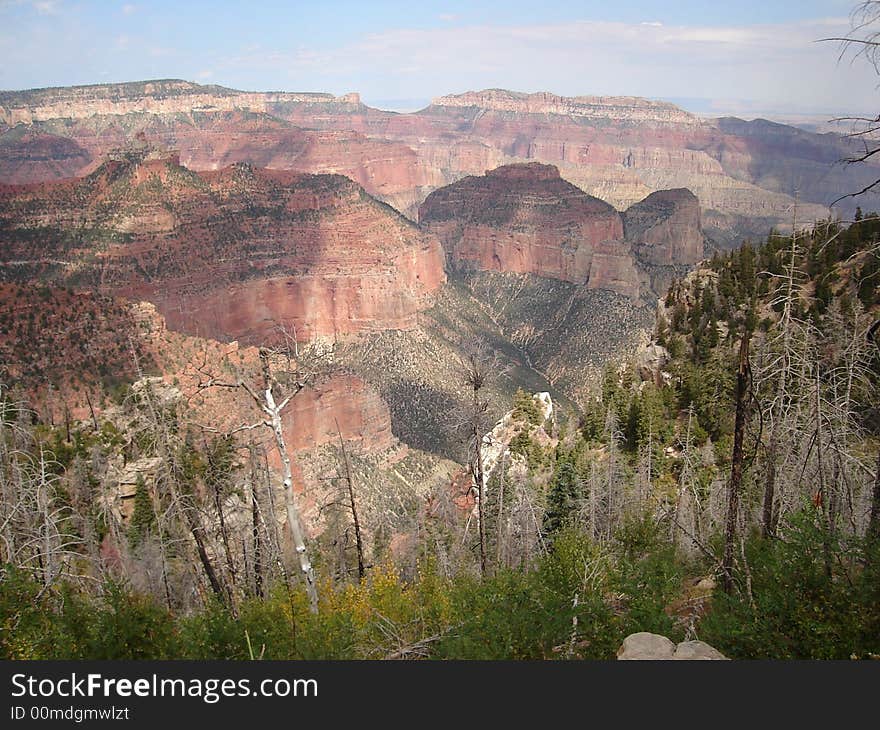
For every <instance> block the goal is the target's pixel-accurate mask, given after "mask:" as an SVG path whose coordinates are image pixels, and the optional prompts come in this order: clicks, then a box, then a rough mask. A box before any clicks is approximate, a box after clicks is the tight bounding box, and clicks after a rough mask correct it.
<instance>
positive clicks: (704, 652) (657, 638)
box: [617, 631, 727, 661]
mask: <svg viewBox="0 0 880 730" xmlns="http://www.w3.org/2000/svg"><path fill="white" fill-rule="evenodd" d="M617 658H618V660H645V659H647V660H666V661H668V660H687V661H693V660H700V659H701V660H707V659H708V660H718V659H727V657H726V656H724V655H723V654H722V653H721V652H720V651H718V650H717V649H714V648H713V647H711V646H709V645H708V644H706V643H705V642H703V641H683V642H681V643H680V644H678V645H677V646H676V645H675V644H673V643H672V642H671V641H670V640H669V639H667V638H666V637H665V636H661V635H660V634H650V633H648V632H646V631H641V632H639V633H637V634H630V635H629V636H627V637H626V638H625V639H624V640H623V644H622V645H621V646H620V649H618V650H617Z"/></svg>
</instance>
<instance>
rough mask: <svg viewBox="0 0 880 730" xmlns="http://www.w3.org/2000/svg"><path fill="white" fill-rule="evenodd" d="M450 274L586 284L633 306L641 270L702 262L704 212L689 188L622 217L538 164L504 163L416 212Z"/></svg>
mask: <svg viewBox="0 0 880 730" xmlns="http://www.w3.org/2000/svg"><path fill="white" fill-rule="evenodd" d="M419 220H420V223H421V225H422V227H423V228H425V229H426V230H429V231H431V232H432V233H434V234H436V235H437V237H438V238H439V239H440V240H441V241H442V243H443V248H444V250H445V252H446V261H447V265H448V266H449V267H450V268H452V269H471V270H474V269H475V270H480V271H503V272H510V273H517V274H536V275H538V276H544V277H549V278H553V279H559V280H561V281H569V282H572V283H575V284H583V285H585V286H586V287H587V288H590V289H607V290H611V291H615V292H618V293H620V294H624V295H626V296H628V297H632V298H637V297H638V296H639V294H640V293H641V292H642V291H643V290H644V289H645V287H644V285H643V281H642V280H643V279H645V278H646V277H643V276H642V275H641V274H640V272H639V270H638V267H637V262H642V263H645V264H650V265H667V266H668V265H673V264H675V265H688V264H692V263H694V262H695V261H698V260H699V259H700V258H702V253H703V234H702V230H701V228H700V206H699V202H698V201H697V199H696V197H695V196H694V195H693V194H692V193H690V192H689V191H687V190H664V191H661V192H658V193H653V194H651V195H649V196H648V197H647V198H646V199H645V200H643V201H641V202H640V203H638V204H636V205H634V206H633V207H632V208H630V209H629V210H628V211H627V213H626V214H625V216H624V217H623V218H622V217H621V216H620V214H619V213H618V212H617V211H616V210H614V208H612V207H611V206H610V205H608V204H607V203H604V202H603V201H601V200H599V199H597V198H594V197H592V196H590V195H587V194H586V193H584V192H583V191H582V190H580V189H579V188H576V187H575V186H574V185H572V184H571V183H568V182H566V181H565V180H563V179H562V177H561V176H560V174H559V170H558V168H556V167H555V166H553V165H542V164H539V163H534V162H533V163H529V164H515V165H505V166H503V167H499V168H497V169H495V170H490V171H488V172H487V173H486V174H485V175H484V176H479V177H477V176H469V177H466V178H464V179H462V180H460V181H458V182H457V183H453V184H452V185H448V186H447V187H445V188H441V189H439V190H435V191H434V192H433V193H431V194H430V195H429V196H428V198H427V199H426V200H425V202H424V203H423V204H422V206H421V207H420V209H419Z"/></svg>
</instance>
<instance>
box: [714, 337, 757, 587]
mask: <svg viewBox="0 0 880 730" xmlns="http://www.w3.org/2000/svg"><path fill="white" fill-rule="evenodd" d="M751 337H752V333H751V331H750V330H749V328H748V327H745V328H744V330H743V334H742V337H741V339H740V347H739V358H738V362H739V365H738V368H737V374H736V421H735V425H734V429H733V459H732V464H731V471H730V481H729V482H728V485H727V520H726V525H725V531H724V555H723V558H722V562H721V570H722V576H721V582H722V586H723V588H724V591H725V593H731V592H732V591H733V564H734V549H735V547H736V543H737V532H738V524H739V501H740V492H741V490H742V478H743V461H744V459H743V454H744V451H743V442H744V440H745V430H746V420H747V418H748V394H749V379H750V367H749V342H750V341H751Z"/></svg>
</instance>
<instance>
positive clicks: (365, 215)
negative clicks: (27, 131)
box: [0, 157, 445, 342]
mask: <svg viewBox="0 0 880 730" xmlns="http://www.w3.org/2000/svg"><path fill="white" fill-rule="evenodd" d="M0 219H2V221H3V223H4V226H3V229H4V230H3V233H0V239H3V240H0V266H3V267H4V268H5V272H4V273H5V274H6V275H8V276H12V277H16V278H22V277H25V278H27V277H29V276H42V277H44V278H50V279H53V280H55V281H58V282H59V283H62V282H63V283H73V284H80V283H82V284H87V285H90V286H98V287H100V289H101V290H103V291H107V292H111V293H116V294H122V295H125V296H130V297H133V298H141V299H147V300H149V301H152V302H154V303H155V304H156V306H157V307H158V308H159V310H160V312H161V313H162V314H163V315H164V316H165V317H166V319H167V321H168V325H169V327H171V328H172V329H178V330H181V331H184V332H188V333H191V334H197V335H202V336H210V337H214V338H218V339H239V340H242V341H244V342H261V341H263V340H265V339H267V338H271V337H272V336H275V335H277V327H278V326H279V325H283V326H285V327H286V328H288V329H289V330H291V331H293V330H295V333H296V335H297V337H298V338H301V339H306V338H311V337H314V336H321V337H333V336H336V335H344V334H347V333H352V332H361V331H371V330H381V329H406V328H410V327H412V326H414V325H415V321H416V315H417V313H418V312H419V311H420V310H422V309H424V308H426V307H428V306H430V305H431V303H432V297H433V294H434V292H435V291H436V290H437V288H438V287H439V286H440V285H441V283H442V282H443V281H444V279H445V275H444V273H443V265H442V250H441V247H440V243H439V242H438V241H437V239H436V238H434V237H433V236H431V235H430V234H427V233H424V232H422V231H419V230H418V229H417V228H416V227H415V226H414V225H412V224H411V223H409V222H408V221H407V220H406V219H404V218H402V217H401V216H400V215H398V214H397V213H395V212H394V211H393V210H391V209H389V208H388V207H387V206H384V205H382V204H381V203H379V202H377V201H375V200H374V199H372V198H371V197H370V196H368V195H367V194H366V193H365V192H364V191H363V190H362V189H361V188H360V187H359V186H358V185H356V184H355V183H353V182H352V181H351V180H348V179H347V178H344V177H341V176H338V175H305V174H298V173H293V172H281V171H267V170H260V169H255V168H252V167H250V166H247V165H238V166H233V167H230V168H226V169H223V170H219V171H216V172H210V173H203V174H195V173H193V172H191V171H189V170H187V169H186V168H183V167H180V166H179V165H177V164H176V163H175V161H174V160H173V159H168V158H155V157H154V158H153V159H150V158H149V157H147V158H141V159H136V160H134V161H133V160H131V159H119V160H115V161H111V162H108V163H106V164H105V165H103V166H102V167H101V168H100V169H99V170H97V171H96V172H95V173H94V174H92V175H91V176H89V177H88V178H84V179H79V180H74V181H67V182H62V183H55V184H47V185H41V186H24V187H11V186H0Z"/></svg>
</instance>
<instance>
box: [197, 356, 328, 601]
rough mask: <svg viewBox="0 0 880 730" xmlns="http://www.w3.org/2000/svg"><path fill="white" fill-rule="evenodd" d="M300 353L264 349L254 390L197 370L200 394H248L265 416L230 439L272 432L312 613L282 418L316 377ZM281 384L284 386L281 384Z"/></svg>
mask: <svg viewBox="0 0 880 730" xmlns="http://www.w3.org/2000/svg"><path fill="white" fill-rule="evenodd" d="M298 355H299V351H298V350H297V349H294V350H293V353H291V352H290V351H284V350H282V351H273V350H271V349H269V348H266V347H262V348H260V351H259V356H260V366H261V367H260V373H261V387H260V388H259V389H258V388H256V387H254V386H253V385H252V384H251V383H250V382H248V380H247V379H245V378H244V377H242V376H239V377H238V378H237V379H236V380H235V381H231V382H230V381H227V380H223V379H221V378H217V377H216V376H214V375H213V374H212V373H210V372H208V369H207V365H198V366H195V369H196V372H197V374H198V376H199V382H198V390H199V391H203V390H206V389H209V388H228V389H235V390H239V391H242V392H244V393H246V394H247V395H248V396H249V397H250V399H251V401H252V402H253V403H254V404H255V405H256V407H257V408H258V409H259V410H260V411H261V412H262V414H263V418H262V419H261V420H259V421H257V422H255V423H252V424H246V425H242V426H240V427H238V428H236V429H234V430H233V431H231V432H230V434H229V435H232V434H234V433H237V432H242V431H252V430H254V429H258V428H266V429H268V430H270V431H271V433H272V438H273V441H274V444H275V450H276V452H277V454H278V458H279V460H280V462H281V477H282V478H281V484H282V487H283V494H284V506H285V511H286V513H287V527H288V530H289V531H290V536H291V540H292V542H293V548H294V551H295V553H296V556H297V560H298V562H299V568H300V573H301V574H302V577H303V580H304V582H305V586H306V593H307V595H308V597H309V608H310V610H311V611H312V612H313V613H317V612H318V589H317V584H316V581H315V572H314V568H313V567H312V562H311V560H310V559H309V554H308V549H307V547H306V540H305V530H304V529H303V526H302V518H301V516H300V511H299V507H298V505H297V502H296V495H295V494H294V491H293V467H292V462H291V458H290V452H289V451H288V448H287V444H286V441H285V438H284V426H283V422H282V419H281V414H282V412H283V411H284V409H285V408H286V407H287V406H288V404H289V403H290V401H291V400H292V399H293V398H294V397H295V396H296V395H297V394H298V393H299V392H300V391H301V390H302V389H303V388H305V387H306V385H307V384H308V383H309V382H310V381H311V380H312V379H313V378H314V377H315V374H316V372H315V371H314V370H305V369H303V368H302V367H301V362H302V361H301V359H300V358H299V357H298ZM279 358H286V361H287V362H288V363H290V365H289V366H288V367H285V368H283V369H282V377H281V378H280V379H279V377H276V374H275V373H274V372H273V369H272V363H273V359H274V360H277V359H279ZM280 381H281V382H280ZM276 389H283V390H284V393H283V394H282V395H279V396H278V398H276Z"/></svg>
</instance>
